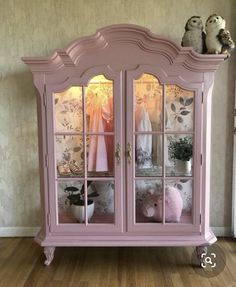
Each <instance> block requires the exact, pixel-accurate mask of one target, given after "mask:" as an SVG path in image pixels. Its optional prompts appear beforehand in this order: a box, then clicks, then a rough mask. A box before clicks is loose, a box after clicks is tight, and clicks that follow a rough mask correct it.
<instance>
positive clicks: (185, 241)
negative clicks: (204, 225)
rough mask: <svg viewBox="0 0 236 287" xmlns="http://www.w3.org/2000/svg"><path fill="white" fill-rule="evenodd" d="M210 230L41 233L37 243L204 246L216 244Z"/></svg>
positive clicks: (46, 244)
mask: <svg viewBox="0 0 236 287" xmlns="http://www.w3.org/2000/svg"><path fill="white" fill-rule="evenodd" d="M216 240H217V239H216V237H215V235H214V233H213V232H212V231H211V230H209V232H208V233H206V234H201V235H186V234H185V235H181V236H180V235H173V234H170V235H162V236H160V235H159V236H157V235H152V236H151V235H149V236H143V235H135V234H134V235H130V234H129V235H124V234H123V235H112V236H111V235H107V236H99V235H97V236H95V235H92V236H91V235H90V236H89V235H81V236H78V235H74V236H72V235H69V236H65V235H47V236H45V235H43V233H42V232H39V233H38V234H37V236H36V237H35V241H36V242H37V243H38V244H39V245H41V246H55V247H56V246H201V245H202V246H204V245H211V244H213V243H214V242H216Z"/></svg>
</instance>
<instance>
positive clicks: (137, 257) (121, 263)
mask: <svg viewBox="0 0 236 287" xmlns="http://www.w3.org/2000/svg"><path fill="white" fill-rule="evenodd" d="M217 244H218V245H219V246H220V248H221V249H222V250H223V252H224V254H225V256H226V266H225V268H224V270H223V271H222V272H221V273H220V274H219V275H218V276H216V277H213V278H207V277H203V276H200V275H198V274H197V273H196V272H195V271H194V266H192V264H191V256H192V253H193V251H194V248H193V247H146V248H145V247H132V248H131V247H130V248H129V247H123V248H122V247H121V248H118V247H114V248H110V247H91V248H90V247H86V248H82V247H77V248H74V247H73V248H72V247H61V248H57V249H56V252H55V258H54V261H53V262H52V264H51V266H48V267H45V266H44V265H43V262H44V255H43V252H42V248H41V247H40V246H38V245H37V244H36V243H35V242H34V241H33V239H32V238H0V287H44V286H47V287H55V286H56V287H100V286H102V287H159V286H160V287H199V286H202V287H218V286H219V287H234V286H236V240H234V239H231V238H221V239H219V240H218V243H217Z"/></svg>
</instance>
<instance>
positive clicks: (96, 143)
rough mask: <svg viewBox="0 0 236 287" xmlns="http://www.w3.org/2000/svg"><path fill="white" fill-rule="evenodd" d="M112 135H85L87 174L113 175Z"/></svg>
mask: <svg viewBox="0 0 236 287" xmlns="http://www.w3.org/2000/svg"><path fill="white" fill-rule="evenodd" d="M113 142H114V136H112V135H111V136H110V135H109V136H104V135H93V136H87V163H88V164H87V170H88V176H95V177H96V176H113V175H114V144H113Z"/></svg>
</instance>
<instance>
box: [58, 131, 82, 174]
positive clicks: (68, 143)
mask: <svg viewBox="0 0 236 287" xmlns="http://www.w3.org/2000/svg"><path fill="white" fill-rule="evenodd" d="M55 146H56V165H57V175H58V177H69V176H82V175H83V174H84V171H83V170H84V160H83V137H82V136H56V137H55Z"/></svg>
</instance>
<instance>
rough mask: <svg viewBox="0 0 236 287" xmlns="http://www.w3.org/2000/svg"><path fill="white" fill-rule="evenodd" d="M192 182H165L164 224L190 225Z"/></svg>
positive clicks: (182, 180)
mask: <svg viewBox="0 0 236 287" xmlns="http://www.w3.org/2000/svg"><path fill="white" fill-rule="evenodd" d="M192 202H193V180H188V179H176V180H166V182H165V222H166V223H192V221H193V220H192V214H193V203H192Z"/></svg>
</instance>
